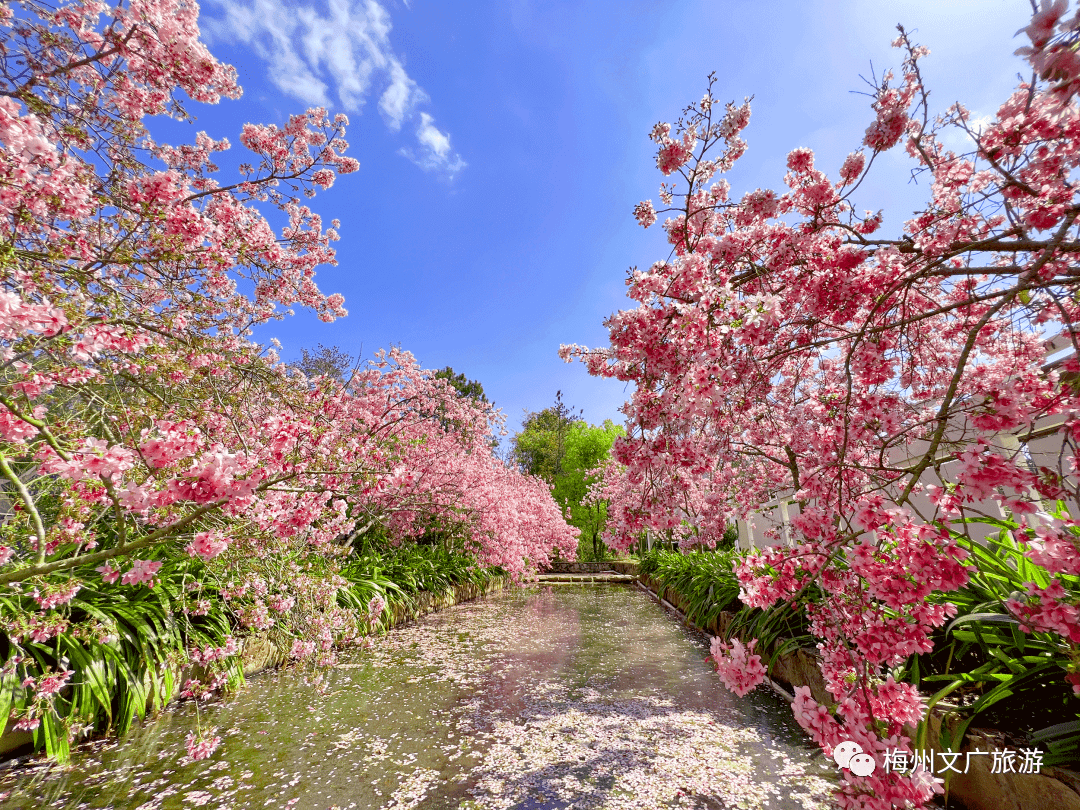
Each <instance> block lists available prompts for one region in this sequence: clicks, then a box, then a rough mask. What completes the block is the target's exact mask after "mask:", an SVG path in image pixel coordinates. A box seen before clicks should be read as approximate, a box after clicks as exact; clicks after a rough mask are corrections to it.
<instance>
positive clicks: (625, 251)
mask: <svg viewBox="0 0 1080 810" xmlns="http://www.w3.org/2000/svg"><path fill="white" fill-rule="evenodd" d="M1029 15H1030V7H1029V6H1028V4H1027V2H1024V1H1022V0H971V1H970V2H961V1H960V0H955V1H953V0H926V1H925V2H915V1H914V0H912V1H911V2H887V1H886V0H873V2H870V1H869V0H861V1H860V0H853V1H849V0H820V1H819V2H813V1H812V0H805V1H802V2H768V1H767V0H757V1H756V2H748V1H744V0H712V1H711V2H709V1H708V0H682V1H680V0H670V1H669V2H664V3H660V2H647V1H646V0H453V2H447V1H446V0H410V2H401V1H400V0H382V2H376V0H332V2H329V3H327V2H324V0H312V1H311V2H306V0H305V2H297V1H296V0H237V1H234V0H205V1H204V2H203V5H202V15H201V18H200V24H201V28H202V30H203V32H204V37H205V39H206V40H207V41H208V43H209V45H210V48H211V50H212V52H213V53H214V54H215V55H216V56H217V57H218V58H219V59H221V60H223V61H226V62H229V63H231V64H233V65H235V66H236V68H237V70H238V73H239V77H240V82H241V84H242V85H243V87H244V91H245V93H244V97H243V99H241V100H240V101H233V102H228V101H226V102H223V103H222V104H220V105H217V106H215V107H208V106H202V105H192V106H191V109H190V111H191V112H193V113H194V114H195V116H196V117H197V118H198V120H197V122H196V126H195V129H203V130H206V131H207V132H208V133H209V134H211V135H212V136H214V137H223V136H227V137H229V138H230V140H231V141H232V143H233V144H234V148H233V153H234V154H233V158H234V159H235V161H237V162H239V161H240V160H242V159H244V158H243V155H242V154H241V152H242V151H243V150H242V147H240V146H239V141H238V138H237V135H238V134H239V131H240V128H241V126H242V124H243V123H244V122H246V121H252V122H259V123H281V122H282V121H284V120H285V119H286V118H287V117H288V115H289V114H290V113H294V112H300V111H302V110H304V109H306V108H307V106H309V105H311V104H320V105H324V106H326V107H328V108H329V109H330V111H331V113H334V112H346V113H347V114H348V115H349V116H350V119H351V126H350V128H349V135H348V140H349V142H350V144H351V148H350V150H349V152H348V154H350V155H352V156H353V157H356V158H358V159H359V160H360V164H361V165H360V171H359V172H358V173H356V174H353V175H349V176H345V177H341V178H339V180H338V182H337V183H336V184H335V186H334V187H333V188H332V189H330V190H329V191H327V192H324V193H320V194H319V196H318V197H316V198H315V200H314V201H313V207H314V208H315V210H317V211H318V212H320V213H321V214H322V215H323V217H324V219H325V220H327V221H329V220H330V219H333V218H338V219H340V220H341V223H342V224H341V229H340V231H341V235H342V239H341V241H340V242H339V243H337V249H338V259H339V265H338V266H337V267H324V268H322V269H320V271H319V273H318V276H317V281H318V282H319V285H320V287H321V289H322V290H323V291H324V292H327V293H329V292H340V293H342V294H343V295H344V296H345V299H346V304H345V305H346V307H347V308H348V310H349V316H348V317H347V318H345V319H342V320H339V321H337V322H336V323H334V324H323V323H320V322H319V321H318V320H317V319H316V318H314V317H312V316H310V315H308V314H306V313H298V314H297V315H296V316H295V317H292V318H288V319H286V320H284V321H281V322H276V323H273V324H271V325H270V326H268V327H266V328H264V329H262V330H261V331H260V332H259V333H258V334H257V338H258V339H260V340H268V339H269V338H270V337H277V338H278V339H280V340H281V341H282V343H283V345H284V351H283V355H284V356H285V357H286V359H292V358H294V357H297V356H299V354H300V348H301V347H311V348H313V347H314V346H315V345H316V344H318V343H323V344H326V345H337V346H339V347H341V348H342V349H345V350H347V351H349V352H351V353H353V354H362V355H364V356H365V357H369V356H371V354H372V353H373V352H374V351H376V350H377V349H379V348H381V347H387V346H389V345H391V344H400V345H401V346H402V347H403V348H405V349H407V350H409V351H411V352H412V353H413V354H414V355H416V357H417V358H418V359H419V361H420V362H421V364H422V365H423V366H425V367H427V368H433V369H434V368H440V367H443V366H446V365H450V366H453V368H454V369H455V370H456V371H459V372H463V373H465V374H466V375H467V376H468V377H470V378H472V379H477V380H479V381H480V382H481V383H482V384H483V386H484V389H485V391H486V392H487V393H488V396H489V398H490V399H493V400H494V401H495V403H496V405H497V406H499V407H500V408H502V409H503V410H504V411H505V412H506V414H507V417H508V420H509V422H510V427H511V429H516V428H517V427H518V425H519V424H520V419H521V415H522V409H523V408H527V409H530V410H539V409H540V408H543V407H545V406H547V405H549V404H551V403H552V401H553V400H554V397H555V392H556V390H558V389H561V390H562V392H563V399H564V401H566V402H568V403H569V404H571V405H574V406H576V407H579V408H582V409H584V416H585V418H586V419H588V420H589V421H591V422H600V421H602V420H603V419H605V418H613V419H615V420H616V421H621V417H620V416H619V414H618V412H617V411H618V407H619V405H620V404H621V403H622V402H623V400H624V399H625V398H626V392H625V391H624V389H623V386H622V384H620V383H617V382H615V381H611V380H596V379H593V378H590V377H589V376H588V375H587V374H586V373H585V371H584V369H583V368H582V367H581V366H579V365H566V364H564V363H563V362H562V361H561V360H559V358H558V356H557V354H556V352H557V350H558V347H559V344H560V343H580V344H585V345H590V346H596V345H604V344H605V343H606V331H605V330H604V328H603V326H602V322H603V319H604V318H605V317H606V316H608V315H609V314H611V313H613V312H615V311H617V310H618V309H620V308H622V307H624V306H625V305H626V304H627V299H626V298H625V287H624V284H623V279H624V278H625V274H626V270H627V269H628V268H629V267H631V266H635V265H640V266H642V267H647V266H648V265H650V264H651V263H652V262H654V261H656V260H657V259H661V258H664V257H666V255H667V250H666V248H665V244H664V242H663V239H662V232H661V230H660V229H659V227H654V228H653V229H651V230H650V231H647V232H646V231H643V230H642V229H641V228H640V227H638V226H637V225H636V224H635V222H634V220H633V218H632V216H631V210H632V209H633V206H634V204H635V203H636V202H637V201H639V200H641V199H645V198H653V199H655V197H656V190H657V186H658V184H659V182H660V180H661V179H663V178H662V177H661V175H660V174H659V172H658V171H657V170H656V168H655V164H654V162H653V151H654V150H653V145H652V144H651V143H650V142H649V141H648V139H647V133H648V131H649V129H650V128H651V127H652V125H653V124H654V123H656V122H657V121H659V120H666V121H670V120H672V119H673V118H675V117H676V116H677V114H678V112H679V110H680V109H682V108H683V107H684V106H685V105H686V104H687V103H689V102H691V101H694V100H697V99H699V98H700V97H701V95H702V93H703V91H704V89H705V84H706V82H705V77H706V75H707V74H708V73H710V72H711V71H716V73H717V76H718V81H717V83H716V88H715V92H716V95H717V96H718V98H719V99H720V100H722V101H728V100H735V101H741V100H742V99H743V97H744V96H749V95H753V96H754V97H755V100H754V102H753V115H752V118H751V123H750V126H749V128H748V129H747V131H746V132H745V133H744V137H746V139H747V140H748V142H749V150H748V152H747V154H746V156H745V157H744V158H743V159H742V161H740V163H739V165H738V166H737V167H736V169H735V170H734V171H733V172H732V173H731V174H730V175H729V179H730V180H731V183H732V187H733V195H734V196H741V194H742V193H743V192H745V191H748V190H752V189H754V188H757V187H762V188H767V187H771V188H777V187H778V186H780V185H781V183H782V177H783V174H784V160H785V157H786V155H787V153H788V152H789V151H790V150H791V149H792V148H794V147H797V146H809V147H811V148H814V149H815V150H816V151H817V152H818V166H819V167H821V168H824V169H826V170H828V171H830V172H831V173H832V174H833V176H835V173H836V170H837V169H838V168H839V166H840V163H841V162H842V161H843V158H844V156H845V155H846V154H847V153H848V152H850V151H852V150H853V149H854V148H856V147H857V146H858V144H859V142H860V141H861V138H862V133H863V131H864V130H865V128H866V126H867V124H868V123H869V121H870V116H871V114H870V112H869V105H868V99H867V98H866V97H865V96H863V95H859V94H858V93H857V92H852V91H865V90H866V89H867V87H866V85H865V84H864V83H863V82H862V80H861V79H860V75H863V76H869V75H870V71H871V69H873V70H875V71H876V72H878V73H879V74H880V72H881V70H882V69H884V68H887V67H892V68H897V67H898V66H899V62H900V57H899V52H898V51H895V50H894V49H892V48H890V47H889V43H890V42H891V40H892V39H893V38H894V36H895V26H896V24H897V23H898V22H902V23H903V24H904V25H905V26H906V27H908V28H909V29H916V31H917V34H916V39H917V40H918V41H920V42H921V43H922V44H925V45H927V46H928V47H929V48H930V50H931V55H930V57H928V59H927V60H926V61H925V62H924V63H923V64H924V66H925V69H924V75H925V76H926V77H927V80H928V83H929V84H930V86H931V88H932V93H933V95H932V101H933V102H935V103H936V104H937V105H938V109H939V110H944V108H945V107H947V106H948V105H949V104H950V103H952V102H953V101H956V100H960V101H963V102H964V103H965V104H966V105H967V106H968V107H969V109H971V110H972V111H973V113H974V114H975V115H976V116H980V115H989V114H992V113H993V111H994V110H995V109H996V108H997V106H998V104H1000V102H1001V101H1002V100H1004V98H1005V97H1006V95H1007V93H1008V92H1009V90H1010V89H1011V88H1012V87H1013V86H1014V85H1015V83H1016V76H1017V73H1018V71H1020V70H1021V68H1022V64H1021V62H1020V60H1019V59H1017V58H1016V57H1014V56H1012V51H1013V50H1015V49H1016V48H1017V47H1019V46H1020V45H1021V44H1022V42H1021V41H1020V39H1018V38H1014V37H1013V34H1014V32H1015V31H1016V30H1017V29H1018V28H1021V27H1022V26H1024V25H1026V17H1027V16H1029ZM189 137H190V135H189ZM174 140H175V139H174ZM230 162H231V161H222V163H223V164H227V163H230ZM880 168H881V169H882V171H881V172H880V173H879V174H878V175H877V176H876V177H875V179H874V180H873V182H870V183H868V184H866V185H865V186H864V188H863V189H862V197H861V199H860V200H858V201H857V203H858V204H861V206H862V207H865V208H871V209H875V210H876V209H878V208H884V209H885V211H886V215H887V216H886V228H887V230H889V231H890V232H891V233H895V232H896V230H897V229H898V228H899V226H900V225H901V223H902V222H903V220H904V219H906V218H907V215H908V214H909V213H910V212H911V211H912V210H913V209H914V208H915V207H916V206H917V205H918V204H919V203H920V201H921V200H923V199H924V193H925V187H916V186H913V185H912V184H911V183H910V182H909V179H908V171H909V169H910V164H908V163H907V161H906V158H903V157H902V155H901V154H900V153H899V152H898V153H897V154H896V155H895V156H894V157H890V158H888V159H886V160H885V161H883V163H882V165H881V166H880Z"/></svg>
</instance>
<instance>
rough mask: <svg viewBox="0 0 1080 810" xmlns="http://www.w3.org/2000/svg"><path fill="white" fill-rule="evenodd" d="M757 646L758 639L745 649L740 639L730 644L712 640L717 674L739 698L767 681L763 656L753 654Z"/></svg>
mask: <svg viewBox="0 0 1080 810" xmlns="http://www.w3.org/2000/svg"><path fill="white" fill-rule="evenodd" d="M756 645H757V639H754V640H752V641H751V642H750V643H749V644H748V645H747V646H745V647H744V646H743V644H742V642H741V641H739V640H738V639H732V641H731V643H730V644H726V643H724V641H723V640H722V639H719V638H714V639H713V640H712V647H711V649H710V652H711V653H712V659H713V661H714V662H715V663H716V672H717V674H718V675H719V676H720V680H722V681H723V682H724V685H725V686H726V687H727V688H728V689H730V690H731V691H732V692H734V693H735V694H737V695H738V696H739V697H742V696H743V695H746V694H748V693H750V692H751V691H753V690H754V689H756V688H757V686H758V684H760V683H761V682H762V681H763V680H765V665H764V664H762V663H761V656H760V655H754V654H753V652H754V647H755V646H756Z"/></svg>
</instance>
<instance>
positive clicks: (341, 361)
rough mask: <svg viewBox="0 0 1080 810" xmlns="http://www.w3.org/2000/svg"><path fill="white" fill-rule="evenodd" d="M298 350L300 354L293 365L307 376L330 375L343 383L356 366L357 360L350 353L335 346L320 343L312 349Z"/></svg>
mask: <svg viewBox="0 0 1080 810" xmlns="http://www.w3.org/2000/svg"><path fill="white" fill-rule="evenodd" d="M300 351H301V352H302V355H301V358H300V360H299V361H298V362H297V363H295V366H296V368H298V369H299V370H300V371H302V372H303V373H304V375H305V376H307V377H331V378H332V379H335V380H337V381H338V382H341V383H344V382H346V381H347V380H348V379H349V377H350V376H351V375H352V372H353V370H354V369H355V368H356V363H357V361H356V360H354V359H353V357H352V355H350V354H349V353H348V352H346V351H343V350H342V349H339V348H338V347H337V346H323V345H322V344H321V343H320V344H319V346H318V348H317V349H315V350H314V351H308V350H307V349H301V350H300Z"/></svg>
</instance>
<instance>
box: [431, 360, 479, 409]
mask: <svg viewBox="0 0 1080 810" xmlns="http://www.w3.org/2000/svg"><path fill="white" fill-rule="evenodd" d="M435 379H436V380H446V381H447V382H448V383H450V385H452V386H454V388H455V389H456V390H457V392H458V393H459V394H461V396H463V397H468V398H469V399H472V400H474V401H475V402H477V403H480V402H487V401H488V398H487V395H486V394H485V393H484V386H482V385H481V384H480V383H478V382H477V381H476V380H470V379H469V378H468V377H466V376H465V375H464V374H455V373H454V370H453V369H452V368H450V366H447V367H446V368H440V369H439V370H438V371H436V372H435Z"/></svg>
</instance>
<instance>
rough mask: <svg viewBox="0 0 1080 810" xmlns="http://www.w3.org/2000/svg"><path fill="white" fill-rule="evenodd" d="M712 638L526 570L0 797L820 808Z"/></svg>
mask: <svg viewBox="0 0 1080 810" xmlns="http://www.w3.org/2000/svg"><path fill="white" fill-rule="evenodd" d="M707 654H708V650H707V647H706V645H705V642H704V641H703V640H702V639H700V638H698V637H696V636H694V635H693V634H691V633H689V632H688V631H686V630H684V629H683V628H682V627H681V626H680V625H679V624H678V622H677V621H675V620H673V618H672V617H671V616H670V615H668V614H666V613H665V611H664V610H663V609H662V608H661V607H660V606H659V605H657V604H656V603H655V602H654V601H653V600H651V599H650V598H649V597H648V596H647V595H646V594H645V593H643V592H642V591H641V590H639V589H636V588H629V587H620V586H591V587H590V586H585V587H575V586H564V587H561V588H558V587H557V588H528V589H517V590H513V591H508V592H506V593H503V594H499V595H497V596H494V597H492V598H489V599H487V600H484V601H479V602H473V603H469V604H465V605H459V606H457V607H455V608H451V609H449V610H446V611H443V612H440V613H437V614H432V615H430V616H428V617H427V618H425V619H424V620H423V621H422V622H421V623H419V624H416V625H413V626H410V627H407V628H403V629H400V630H396V631H393V632H391V633H390V634H389V635H387V636H385V637H382V638H379V639H376V640H375V641H374V644H373V647H372V649H370V650H362V649H359V650H356V651H353V652H350V653H348V654H346V655H345V656H343V658H344V662H343V665H341V666H340V667H339V668H338V669H336V670H335V671H334V672H333V673H332V674H331V675H330V677H329V682H328V688H325V687H326V686H327V684H324V688H325V691H324V692H322V693H320V691H319V690H317V689H316V688H315V687H313V686H310V685H308V684H307V683H306V682H305V679H304V677H303V675H302V674H300V673H297V672H293V671H287V670H286V671H280V672H276V673H270V674H267V675H263V676H258V677H255V678H253V679H251V680H250V681H249V683H248V684H247V686H246V687H244V688H243V689H242V690H241V691H240V692H239V693H238V694H236V695H234V696H233V697H231V698H229V699H227V700H223V701H220V702H218V703H214V704H211V705H209V706H203V707H202V709H201V720H202V723H203V725H204V727H205V726H207V725H209V726H216V727H217V728H218V733H219V734H220V735H221V737H222V743H221V747H220V748H219V749H218V750H217V752H216V753H215V754H213V756H211V757H210V758H209V759H207V760H202V761H199V762H192V761H191V760H189V759H187V758H186V756H185V749H184V742H183V741H184V737H185V735H186V734H187V732H188V731H190V730H191V729H192V728H194V726H195V707H194V706H193V705H192V704H191V703H187V704H183V705H180V706H178V707H177V708H176V709H174V710H171V711H169V712H167V713H166V714H165V715H164V716H163V717H162V718H161V719H159V720H158V721H156V722H152V723H147V724H146V725H145V726H144V727H142V728H139V729H136V730H134V731H133V732H132V733H131V734H130V735H129V736H128V737H127V738H125V739H124V740H123V741H122V742H119V743H117V742H112V743H95V744H92V745H88V746H84V747H83V748H82V749H80V750H79V751H78V752H77V753H76V754H75V756H74V758H73V763H72V767H71V768H70V769H69V770H67V771H66V772H61V771H59V770H58V769H56V768H51V769H48V768H41V767H31V768H22V769H20V770H19V771H17V772H9V773H4V774H2V775H0V795H3V794H4V793H5V792H7V793H8V796H7V799H6V800H5V801H0V808H4V810H6V809H7V808H38V807H56V808H117V810H121V809H125V810H126V809H129V808H130V810H136V808H137V809H138V810H158V808H190V807H208V808H263V807H268V808H287V809H288V810H292V809H293V808H295V809H296V810H309V809H310V810H329V809H330V808H340V810H344V809H345V808H357V809H359V810H363V809H364V808H395V809H400V810H403V809H404V808H420V809H421V810H442V808H462V809H463V810H465V809H466V808H468V809H470V810H480V809H481V808H484V809H485V810H487V809H488V808H492V809H494V808H513V809H514V810H548V809H549V808H551V809H552V810H555V809H556V808H557V809H559V810H562V809H563V808H648V810H655V809H656V808H667V807H672V808H675V807H678V808H712V809H716V808H720V809H722V810H727V809H728V808H770V810H774V809H778V808H827V807H829V806H831V802H830V801H829V798H828V795H829V789H830V788H831V787H832V786H833V784H834V781H833V780H834V779H835V767H834V766H832V763H831V762H828V761H826V760H825V759H824V758H823V756H822V755H821V754H820V753H817V754H815V751H816V749H815V748H814V746H812V745H811V744H809V743H807V742H806V740H805V739H804V737H803V735H802V733H801V731H800V730H799V728H798V727H797V726H796V724H795V722H794V720H793V719H792V717H791V710H790V708H789V707H788V706H787V704H786V703H785V702H784V701H783V700H782V699H780V698H778V697H776V696H775V695H773V694H772V693H769V692H765V691H764V690H763V689H759V690H758V691H757V692H754V693H751V694H750V695H749V696H747V697H746V698H738V697H737V696H735V695H733V694H731V693H730V692H728V691H727V690H726V689H725V688H724V687H723V686H722V685H721V684H720V682H719V680H718V678H717V677H716V675H715V674H714V673H713V671H712V669H711V664H710V663H708V662H706V661H705V660H704V658H705V656H706V655H707Z"/></svg>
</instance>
